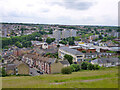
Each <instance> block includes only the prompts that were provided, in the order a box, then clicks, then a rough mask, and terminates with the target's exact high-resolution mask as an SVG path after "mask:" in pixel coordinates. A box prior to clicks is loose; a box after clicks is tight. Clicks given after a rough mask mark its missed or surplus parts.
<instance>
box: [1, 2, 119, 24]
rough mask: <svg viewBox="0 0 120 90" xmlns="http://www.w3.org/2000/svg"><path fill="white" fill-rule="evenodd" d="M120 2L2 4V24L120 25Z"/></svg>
mask: <svg viewBox="0 0 120 90" xmlns="http://www.w3.org/2000/svg"><path fill="white" fill-rule="evenodd" d="M118 1H119V0H0V22H9V23H35V24H64V25H104V26H106V25H107V26H117V25H118Z"/></svg>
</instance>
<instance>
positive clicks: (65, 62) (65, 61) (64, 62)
mask: <svg viewBox="0 0 120 90" xmlns="http://www.w3.org/2000/svg"><path fill="white" fill-rule="evenodd" d="M59 62H60V63H61V64H63V65H66V64H67V65H68V64H70V63H69V62H68V60H63V61H59Z"/></svg>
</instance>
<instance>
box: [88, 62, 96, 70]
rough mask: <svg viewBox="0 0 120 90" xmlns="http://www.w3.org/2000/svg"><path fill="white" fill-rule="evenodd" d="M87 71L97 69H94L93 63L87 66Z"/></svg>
mask: <svg viewBox="0 0 120 90" xmlns="http://www.w3.org/2000/svg"><path fill="white" fill-rule="evenodd" d="M87 69H88V70H94V69H95V68H94V65H92V64H91V63H89V64H88V65H87Z"/></svg>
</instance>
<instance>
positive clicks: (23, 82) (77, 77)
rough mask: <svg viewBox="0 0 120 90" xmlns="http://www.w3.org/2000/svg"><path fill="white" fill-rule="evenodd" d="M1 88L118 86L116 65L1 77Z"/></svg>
mask: <svg viewBox="0 0 120 90" xmlns="http://www.w3.org/2000/svg"><path fill="white" fill-rule="evenodd" d="M2 81H3V82H2V84H3V88H118V67H114V68H106V69H104V70H98V71H79V72H74V73H72V74H70V75H63V74H51V75H40V76H34V77H31V76H10V77H3V79H2Z"/></svg>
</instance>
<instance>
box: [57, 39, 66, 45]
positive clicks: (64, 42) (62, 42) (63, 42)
mask: <svg viewBox="0 0 120 90" xmlns="http://www.w3.org/2000/svg"><path fill="white" fill-rule="evenodd" d="M59 43H61V44H65V45H66V44H67V42H66V41H64V40H62V41H60V42H59Z"/></svg>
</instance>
